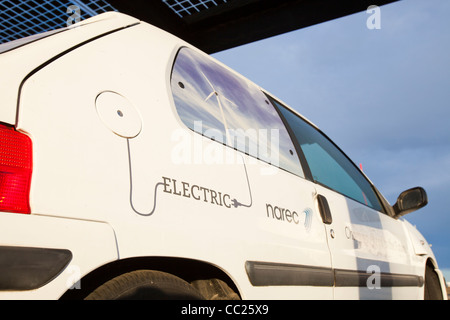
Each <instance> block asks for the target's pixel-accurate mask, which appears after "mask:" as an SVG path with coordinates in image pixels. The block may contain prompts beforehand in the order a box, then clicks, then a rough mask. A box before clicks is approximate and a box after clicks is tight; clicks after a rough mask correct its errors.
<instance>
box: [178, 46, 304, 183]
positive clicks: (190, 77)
mask: <svg viewBox="0 0 450 320" xmlns="http://www.w3.org/2000/svg"><path fill="white" fill-rule="evenodd" d="M171 86H172V93H173V98H174V102H175V107H176V109H177V112H178V114H179V116H180V118H181V120H182V121H183V122H184V123H185V124H186V125H187V126H188V127H189V128H191V129H192V130H194V131H196V132H198V133H201V134H203V135H204V136H207V137H209V138H212V139H214V140H216V141H218V142H221V143H223V144H226V145H228V146H230V147H233V148H236V149H237V150H239V151H242V152H245V153H247V154H249V155H251V156H253V157H255V158H258V159H260V160H263V161H265V162H267V163H270V164H272V165H275V166H277V167H280V168H282V169H284V170H287V171H289V172H292V173H294V174H296V175H299V176H301V177H303V176H304V175H303V170H302V168H301V165H300V161H299V158H298V155H297V153H296V151H295V147H294V145H293V142H292V140H291V138H290V136H289V133H288V131H287V129H286V128H285V126H284V124H283V121H282V120H281V118H280V116H279V114H278V112H277V110H276V109H275V108H274V106H273V105H272V104H271V103H270V102H269V100H268V98H267V97H266V95H265V94H264V93H263V92H262V91H261V90H260V89H259V88H258V87H257V86H255V85H254V84H252V83H251V82H249V81H247V80H246V79H244V78H243V77H240V76H239V75H237V74H236V73H234V72H233V71H231V70H229V69H228V68H226V67H224V66H222V65H221V64H219V63H217V62H215V61H214V60H212V59H211V58H209V57H208V56H206V55H202V54H200V53H198V52H196V51H194V50H191V49H189V48H182V49H181V50H180V51H179V53H178V56H177V58H176V61H175V64H174V67H173V71H172V78H171Z"/></svg>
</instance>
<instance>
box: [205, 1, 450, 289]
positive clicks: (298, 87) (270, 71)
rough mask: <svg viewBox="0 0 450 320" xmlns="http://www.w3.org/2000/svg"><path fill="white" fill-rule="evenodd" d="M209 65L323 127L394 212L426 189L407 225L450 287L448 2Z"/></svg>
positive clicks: (280, 41) (308, 31) (361, 16)
mask: <svg viewBox="0 0 450 320" xmlns="http://www.w3.org/2000/svg"><path fill="white" fill-rule="evenodd" d="M380 9H381V11H380V13H381V16H380V17H381V20H380V22H381V24H380V26H381V29H372V30H371V29H369V28H367V24H366V22H367V19H368V18H370V17H371V14H369V13H367V12H365V11H364V12H361V13H357V14H354V15H350V16H347V17H344V18H341V19H337V20H333V21H329V22H326V23H322V24H319V25H315V26H311V27H309V28H305V29H301V30H297V31H294V32H290V33H287V34H284V35H280V36H277V37H273V38H270V39H266V40H262V41H258V42H255V43H251V44H248V45H245V46H241V47H238V48H233V49H230V50H227V51H224V52H220V53H217V54H215V55H213V56H214V57H215V58H217V59H218V60H220V61H222V62H224V63H225V64H227V65H228V66H230V67H231V68H233V69H235V70H236V71H238V72H240V73H241V74H243V75H244V76H246V77H247V78H249V79H250V80H252V81H254V82H255V83H257V84H258V85H260V86H261V87H263V88H265V89H266V90H268V91H269V92H271V93H272V94H274V95H275V96H277V97H278V98H280V99H281V100H283V101H284V102H286V103H287V104H289V105H290V106H291V107H293V108H295V109H296V110H298V111H299V112H300V113H302V114H303V115H304V116H306V117H307V118H309V119H310V120H311V121H313V122H314V123H315V124H317V125H318V126H319V127H320V128H321V129H322V130H323V131H324V132H325V133H326V134H327V135H328V136H329V137H330V138H331V139H332V140H334V141H335V142H336V143H337V144H338V145H339V146H340V147H341V148H342V149H343V150H344V151H345V152H346V153H347V155H348V156H350V158H352V159H353V161H354V162H355V163H357V164H359V163H361V164H362V165H363V168H364V171H365V172H366V174H367V175H368V176H369V177H370V179H371V180H372V181H373V182H374V184H375V185H376V186H377V187H378V189H380V191H381V192H382V193H383V194H384V195H385V197H386V198H387V199H388V200H389V201H390V202H391V203H394V202H395V200H396V199H397V196H398V195H399V194H400V193H401V192H402V191H404V190H406V189H409V188H411V187H415V186H422V187H424V188H425V190H426V191H427V193H428V198H429V204H428V206H427V207H425V208H423V209H421V210H419V211H416V212H413V213H411V214H409V215H407V216H406V218H407V220H409V221H410V222H411V223H412V224H414V225H416V226H417V228H418V229H419V231H421V232H422V234H423V235H424V236H425V237H426V238H427V240H428V241H429V242H430V243H431V244H432V249H433V251H434V253H435V255H436V257H437V260H438V263H439V266H440V268H441V269H447V270H446V272H447V273H446V277H447V280H450V245H449V244H450V232H449V228H450V206H449V204H448V203H447V201H449V200H450V124H449V121H450V19H449V12H450V1H448V0H433V1H426V0H402V1H400V2H398V3H393V4H389V5H386V6H382V7H380Z"/></svg>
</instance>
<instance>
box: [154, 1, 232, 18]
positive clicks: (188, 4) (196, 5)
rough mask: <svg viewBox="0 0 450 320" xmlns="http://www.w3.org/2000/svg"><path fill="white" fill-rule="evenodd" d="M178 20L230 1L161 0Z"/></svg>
mask: <svg viewBox="0 0 450 320" xmlns="http://www.w3.org/2000/svg"><path fill="white" fill-rule="evenodd" d="M162 1H163V2H164V3H165V4H166V5H167V6H168V7H169V8H170V9H172V11H173V12H175V13H176V14H177V15H178V16H179V17H180V18H183V17H185V16H190V15H193V14H195V13H198V12H200V11H204V10H208V9H210V8H213V7H217V6H219V5H221V4H224V3H227V2H230V1H231V0H162Z"/></svg>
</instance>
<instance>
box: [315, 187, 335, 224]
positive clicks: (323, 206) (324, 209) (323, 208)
mask: <svg viewBox="0 0 450 320" xmlns="http://www.w3.org/2000/svg"><path fill="white" fill-rule="evenodd" d="M317 202H318V204H319V211H320V216H321V217H322V221H323V223H325V224H331V223H332V222H333V218H332V216H331V210H330V206H329V205H328V201H327V198H325V197H324V196H323V195H321V194H318V195H317Z"/></svg>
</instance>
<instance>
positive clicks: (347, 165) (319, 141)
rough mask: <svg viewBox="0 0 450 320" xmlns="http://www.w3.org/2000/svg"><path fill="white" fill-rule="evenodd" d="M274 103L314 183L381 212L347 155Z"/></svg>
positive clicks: (364, 179)
mask: <svg viewBox="0 0 450 320" xmlns="http://www.w3.org/2000/svg"><path fill="white" fill-rule="evenodd" d="M274 103H275V105H276V106H277V107H278V108H279V110H280V111H281V113H282V114H283V116H284V117H285V118H286V121H287V122H288V124H289V126H290V127H291V128H292V131H293V132H294V135H295V137H296V138H297V141H298V143H299V145H300V147H301V149H302V152H303V154H304V156H305V158H306V161H307V163H308V165H309V168H310V170H311V174H312V176H313V179H314V181H315V182H317V183H320V184H322V185H324V186H326V187H328V188H330V189H333V190H335V191H337V192H339V193H341V194H343V195H345V196H347V197H349V198H351V199H353V200H356V201H358V202H360V203H363V204H365V205H367V206H369V207H371V208H373V209H375V210H378V211H382V207H381V205H380V202H379V200H378V197H377V195H376V193H375V192H374V190H373V188H372V185H371V184H370V183H369V182H368V181H367V179H366V178H365V177H364V175H363V174H361V172H360V171H359V169H357V167H356V166H355V165H354V164H353V163H352V162H351V161H350V160H349V159H348V158H347V156H345V155H344V154H343V153H342V152H341V151H340V150H339V148H337V147H336V146H335V145H334V144H333V143H332V142H331V141H330V140H329V139H328V138H327V137H325V136H324V135H323V134H322V133H321V132H320V131H318V130H317V129H316V128H314V127H313V126H312V125H310V124H309V123H307V122H306V121H304V120H303V119H301V118H300V117H298V116H297V115H295V114H294V113H293V112H292V111H290V110H288V109H287V108H285V107H284V106H282V105H281V104H279V103H278V102H276V101H274Z"/></svg>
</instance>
